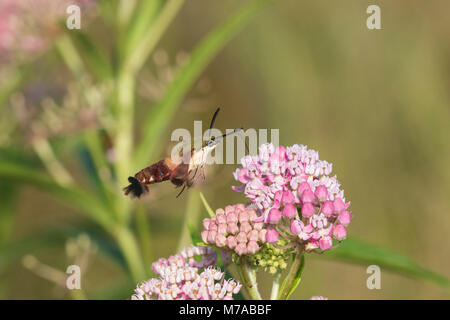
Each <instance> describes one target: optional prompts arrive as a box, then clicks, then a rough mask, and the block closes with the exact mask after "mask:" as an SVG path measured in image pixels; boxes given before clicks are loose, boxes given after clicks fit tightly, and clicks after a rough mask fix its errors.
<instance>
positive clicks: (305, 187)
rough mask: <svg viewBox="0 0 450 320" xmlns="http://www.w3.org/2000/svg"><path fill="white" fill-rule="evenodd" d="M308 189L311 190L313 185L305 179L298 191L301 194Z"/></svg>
mask: <svg viewBox="0 0 450 320" xmlns="http://www.w3.org/2000/svg"><path fill="white" fill-rule="evenodd" d="M306 190H309V191H311V187H310V186H309V183H308V182H306V181H304V182H302V183H300V185H299V186H298V189H297V193H298V194H299V195H300V196H301V195H302V194H303V192H304V191H306Z"/></svg>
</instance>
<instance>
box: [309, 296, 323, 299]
mask: <svg viewBox="0 0 450 320" xmlns="http://www.w3.org/2000/svg"><path fill="white" fill-rule="evenodd" d="M309 300H328V298H325V297H322V296H312V297H311V298H309Z"/></svg>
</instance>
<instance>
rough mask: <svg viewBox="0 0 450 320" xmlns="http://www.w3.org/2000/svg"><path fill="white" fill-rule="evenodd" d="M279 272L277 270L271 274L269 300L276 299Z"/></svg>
mask: <svg viewBox="0 0 450 320" xmlns="http://www.w3.org/2000/svg"><path fill="white" fill-rule="evenodd" d="M280 279H281V272H277V273H275V274H274V276H273V282H272V291H271V292H270V300H277V299H278V293H279V291H280Z"/></svg>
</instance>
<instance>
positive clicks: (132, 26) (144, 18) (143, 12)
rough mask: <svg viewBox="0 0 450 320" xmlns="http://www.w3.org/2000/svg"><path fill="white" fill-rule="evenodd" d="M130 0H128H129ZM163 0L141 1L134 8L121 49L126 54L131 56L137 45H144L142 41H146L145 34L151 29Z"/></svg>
mask: <svg viewBox="0 0 450 320" xmlns="http://www.w3.org/2000/svg"><path fill="white" fill-rule="evenodd" d="M127 1H128V0H127ZM161 6H162V1H161V0H153V1H140V2H139V5H138V7H137V8H135V9H134V12H133V15H132V19H131V21H130V22H129V24H128V25H127V27H126V30H125V37H124V39H123V44H122V45H121V50H123V51H124V52H123V55H124V56H129V55H130V54H131V53H132V52H133V51H134V50H136V47H138V46H139V45H141V46H142V41H143V40H144V41H145V38H144V37H145V34H146V32H147V33H148V32H151V31H149V30H148V29H149V27H150V26H151V24H152V23H153V22H154V20H155V17H156V15H157V13H158V12H159V10H160V9H161Z"/></svg>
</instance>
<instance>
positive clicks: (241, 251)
mask: <svg viewBox="0 0 450 320" xmlns="http://www.w3.org/2000/svg"><path fill="white" fill-rule="evenodd" d="M234 251H236V253H237V254H238V255H240V256H242V255H243V254H246V253H247V246H246V245H245V243H244V242H240V243H238V245H237V246H236V248H235V250H234Z"/></svg>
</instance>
